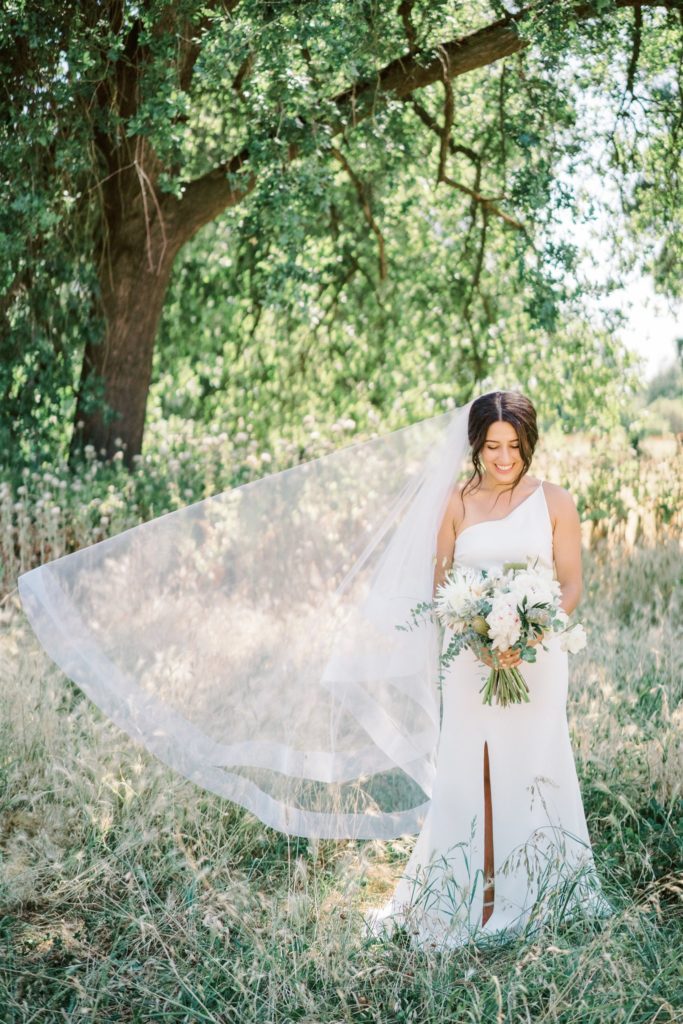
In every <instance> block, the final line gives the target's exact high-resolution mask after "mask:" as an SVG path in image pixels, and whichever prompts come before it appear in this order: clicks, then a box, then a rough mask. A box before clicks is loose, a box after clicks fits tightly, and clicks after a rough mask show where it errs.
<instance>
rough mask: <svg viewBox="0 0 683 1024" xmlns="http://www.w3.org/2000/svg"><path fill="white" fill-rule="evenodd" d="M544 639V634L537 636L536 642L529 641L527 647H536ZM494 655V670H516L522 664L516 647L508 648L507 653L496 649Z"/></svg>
mask: <svg viewBox="0 0 683 1024" xmlns="http://www.w3.org/2000/svg"><path fill="white" fill-rule="evenodd" d="M542 639H543V634H542V633H541V635H540V636H537V637H536V638H535V639H534V640H529V641H528V645H527V646H529V647H535V646H536V644H540V642H541V640H542ZM492 654H493V658H494V668H515V667H516V666H517V665H520V664H521V662H522V656H521V654H520V653H519V651H518V650H517V648H516V647H508V648H507V650H505V651H496V650H495V648H494V650H493V652H492ZM496 661H498V663H499V664H498V665H496V663H495V662H496Z"/></svg>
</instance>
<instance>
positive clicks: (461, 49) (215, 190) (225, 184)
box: [175, 0, 683, 238]
mask: <svg viewBox="0 0 683 1024" xmlns="http://www.w3.org/2000/svg"><path fill="white" fill-rule="evenodd" d="M636 6H643V7H661V8H665V9H667V10H678V11H683V0H615V7H617V8H632V7H636ZM530 10H531V7H530V6H526V7H523V8H521V9H520V10H519V11H515V12H514V13H511V14H509V15H508V16H507V17H504V18H500V19H499V20H498V21H495V22H493V23H492V24H490V25H487V26H486V27H485V28H482V29H478V30H477V31H476V32H472V33H470V34H469V35H467V36H461V37H459V38H458V39H451V40H449V41H447V42H445V43H441V44H439V46H438V48H435V50H434V51H433V52H434V53H435V54H436V55H435V56H434V57H433V58H432V59H428V58H427V55H426V54H425V53H423V52H419V53H415V54H413V53H407V54H403V55H402V56H401V57H398V58H396V60H392V61H390V62H389V64H387V65H386V66H385V67H384V68H382V70H381V71H380V72H379V73H378V74H377V75H376V76H374V77H373V78H372V79H365V80H361V81H359V82H355V83H354V84H353V85H352V86H350V87H349V88H348V89H345V90H344V91H343V92H341V93H339V94H338V95H337V96H335V97H333V98H332V101H331V102H332V103H333V104H334V105H335V106H336V108H337V111H338V114H337V116H336V117H333V118H332V119H331V120H329V121H328V122H327V126H328V128H329V129H330V130H331V131H330V135H331V136H332V137H333V136H335V135H338V134H341V133H342V132H344V131H346V130H347V128H349V127H355V126H356V125H357V124H359V123H360V122H361V121H363V120H365V119H366V118H367V117H369V116H370V115H371V114H372V112H373V110H374V109H375V106H376V104H377V101H378V99H380V98H382V97H387V96H391V97H393V98H394V99H407V98H408V97H409V96H410V95H411V94H412V93H413V92H415V90H417V89H423V88H425V86H428V85H432V84H433V83H434V82H437V81H440V80H441V76H442V69H443V60H444V59H445V58H447V60H448V66H449V76H450V79H451V80H452V79H453V78H457V77H459V76H460V75H464V74H466V73H467V72H468V71H473V70H475V69H476V68H480V67H485V66H487V65H489V64H494V63H496V62H497V61H499V60H502V59H503V58H504V57H509V56H510V55H511V54H513V53H518V52H519V51H520V50H523V49H525V48H526V47H527V46H528V45H529V42H530V41H529V40H528V39H525V38H524V37H523V36H522V35H520V32H519V28H518V25H517V23H518V22H519V21H520V20H522V19H523V18H524V16H525V15H526V14H527V13H528V12H529V11H530ZM597 13H598V12H597V10H596V7H595V5H594V4H593V3H582V4H576V5H575V7H574V9H573V15H574V17H575V19H576V20H577V21H582V20H586V19H588V18H593V17H595V16H596V15H597ZM300 120H301V121H302V122H303V123H304V124H305V123H306V122H305V118H300ZM314 127H316V126H315V125H311V128H314ZM299 152H300V147H299V145H298V144H297V143H294V142H293V143H290V145H289V147H288V152H287V154H286V155H285V156H284V157H283V159H284V160H285V162H290V161H292V160H294V159H296V157H297V156H298V155H299ZM248 161H249V150H248V148H247V147H245V148H244V149H243V150H242V151H241V152H239V153H237V154H235V155H234V156H233V157H232V158H231V159H230V160H228V161H227V162H226V163H223V164H220V165H219V166H218V167H215V168H213V169H212V170H210V171H207V173H206V174H204V175H202V176H201V177H199V178H196V179H195V180H194V181H191V182H189V183H188V184H187V185H186V187H185V192H184V195H183V197H182V199H181V200H175V202H176V203H177V204H178V207H181V208H182V212H181V210H180V209H178V211H177V213H178V225H179V228H180V229H181V230H182V231H183V234H185V235H186V238H190V237H191V236H192V235H193V234H194V233H195V231H197V230H198V229H199V228H200V227H202V226H203V225H204V224H207V223H208V222H209V221H211V220H213V219H214V217H216V216H217V215H218V214H219V213H220V212H221V211H222V210H225V209H227V208H228V207H230V206H233V205H235V203H237V202H239V201H240V200H241V199H242V198H244V196H245V195H247V194H248V193H249V192H251V191H252V189H253V188H254V187H255V185H256V174H255V173H251V174H250V175H249V176H248V177H247V179H246V181H244V182H243V183H241V184H240V186H239V187H235V186H234V185H232V184H231V183H230V181H229V180H228V178H227V175H228V174H234V173H236V172H237V171H239V170H240V169H241V168H243V167H244V166H245V164H247V163H248Z"/></svg>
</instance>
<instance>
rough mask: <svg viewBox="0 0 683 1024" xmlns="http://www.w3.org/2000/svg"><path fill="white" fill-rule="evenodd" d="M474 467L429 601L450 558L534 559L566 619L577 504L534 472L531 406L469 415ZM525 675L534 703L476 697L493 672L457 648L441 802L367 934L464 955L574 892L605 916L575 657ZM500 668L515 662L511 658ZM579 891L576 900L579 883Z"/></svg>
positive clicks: (452, 506)
mask: <svg viewBox="0 0 683 1024" xmlns="http://www.w3.org/2000/svg"><path fill="white" fill-rule="evenodd" d="M468 438H469V442H470V445H471V448H472V463H473V467H474V468H473V471H472V473H471V475H470V477H469V478H468V480H467V481H466V482H465V483H464V484H459V485H457V486H456V487H455V488H454V489H453V492H452V495H451V498H450V500H449V502H448V504H447V507H446V512H445V515H444V516H443V520H442V522H441V526H440V529H439V531H438V535H437V539H436V565H435V572H434V591H436V588H437V587H438V586H439V584H440V583H441V582H442V581H443V580H444V577H445V575H446V573H447V571H448V570H449V569H450V568H451V566H452V565H453V562H454V561H455V562H456V563H458V564H460V565H464V566H470V567H472V568H475V569H493V568H494V567H501V566H502V565H503V563H504V562H508V561H512V562H520V561H521V562H525V561H526V558H527V556H530V555H531V556H538V558H539V560H540V562H541V563H543V564H544V565H545V566H546V567H547V568H549V569H551V570H552V569H553V567H554V570H555V576H556V578H557V579H558V581H559V583H560V586H561V590H562V598H561V605H562V607H563V608H564V610H565V611H566V612H567V613H568V614H569V613H571V612H572V611H573V610H574V608H575V607H576V606H577V604H578V602H579V599H580V596H581V587H582V580H581V534H580V523H579V516H578V512H577V509H576V506H575V504H574V500H573V498H572V497H571V495H570V494H569V493H568V492H567V491H566V490H565V489H564V488H562V487H559V486H558V485H556V484H552V483H549V482H547V481H545V482H544V481H541V480H539V479H538V478H537V477H531V476H530V475H529V472H528V471H529V467H530V465H531V460H532V457H533V453H534V448H535V446H536V442H537V439H538V431H537V427H536V414H535V410H534V407H533V405H532V403H531V402H530V401H529V399H528V398H526V397H525V396H524V395H521V394H518V393H515V392H495V393H493V394H488V395H483V396H481V397H480V398H478V399H476V400H475V401H474V402H473V403H472V405H471V408H470V412H469V419H468ZM541 643H542V644H543V646H542V647H539V649H538V650H537V660H536V662H535V663H524V664H523V668H522V669H521V671H522V674H523V676H524V679H525V680H526V682H527V684H528V687H529V691H530V701H529V703H522V704H513V705H509V706H506V707H503V706H498V705H495V704H494V705H492V706H489V705H484V704H483V703H482V698H481V694H480V687H481V684H482V682H483V681H484V679H485V678H486V676H487V675H488V671H489V669H490V668H491V667H492V665H493V664H494V662H492V661H491V658H490V656H489V654H488V652H484V650H483V649H482V650H480V651H479V652H478V653H477V654H475V653H474V652H473V651H471V650H470V649H466V650H464V651H462V652H461V653H460V654H459V655H458V657H457V658H456V659H455V660H454V662H453V663H452V664H451V666H450V667H449V669H448V670H447V672H446V677H445V679H444V684H443V719H442V726H441V735H440V740H439V753H438V763H437V770H436V781H435V785H434V789H433V793H432V801H431V806H430V809H429V813H428V816H427V820H426V822H425V825H424V828H423V829H422V832H421V833H420V836H419V838H418V841H417V843H416V845H415V847H414V849H413V852H412V855H411V857H410V860H409V862H408V864H407V866H406V869H405V871H404V874H403V877H402V878H401V880H400V881H399V883H398V885H397V887H396V890H395V892H394V893H393V895H392V898H391V900H390V901H389V903H388V904H387V905H386V906H385V907H383V908H381V909H380V910H379V911H375V912H374V913H373V912H370V913H369V914H368V923H369V925H370V927H371V929H372V930H373V931H375V932H379V931H380V930H381V927H382V926H383V925H385V926H387V927H388V928H389V929H390V930H391V928H393V927H395V926H396V924H397V923H402V924H406V925H407V926H408V928H409V931H410V932H411V933H412V935H413V936H414V937H415V936H417V941H418V942H419V943H424V942H430V941H432V942H439V943H440V942H442V941H444V942H446V943H447V944H449V945H458V944H460V943H461V942H464V941H466V940H467V939H468V938H469V937H470V936H472V935H473V934H476V933H477V932H479V933H480V934H481V935H483V936H488V935H492V934H496V933H500V932H504V931H506V930H509V931H510V932H514V931H519V930H520V929H521V928H522V927H523V926H524V925H525V924H527V923H528V922H529V920H530V919H532V921H533V922H536V921H539V920H540V919H541V918H542V917H543V916H544V914H545V913H547V911H548V908H549V906H550V905H551V904H552V902H553V898H554V899H555V902H556V903H562V902H563V900H564V894H569V893H573V899H572V900H570V901H569V908H568V909H569V910H572V909H575V908H576V907H577V906H578V905H582V906H583V907H584V908H588V909H589V910H592V911H602V912H606V911H607V910H608V907H607V905H606V903H605V901H604V899H603V898H602V896H601V894H600V889H599V884H598V882H597V879H596V877H595V873H594V866H593V860H592V853H591V846H590V839H589V836H588V832H587V829H586V821H585V816H584V811H583V805H582V801H581V794H580V791H579V785H578V780H577V776H576V770H575V765H574V759H573V755H572V750H571V746H570V739H569V731H568V725H567V717H566V701H567V668H568V666H567V653H566V651H563V650H562V649H561V648H560V644H559V637H558V636H557V635H555V636H549V637H542V638H541ZM494 658H495V664H496V666H501V667H512V666H515V665H519V664H520V662H521V658H520V655H519V652H517V651H515V650H506V651H501V652H500V654H499V656H496V655H495V654H494ZM577 878H578V879H579V883H580V884H577V885H576V887H575V888H574V889H573V890H572V886H574V883H575V882H576V881H577Z"/></svg>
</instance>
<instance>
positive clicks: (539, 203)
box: [0, 0, 683, 459]
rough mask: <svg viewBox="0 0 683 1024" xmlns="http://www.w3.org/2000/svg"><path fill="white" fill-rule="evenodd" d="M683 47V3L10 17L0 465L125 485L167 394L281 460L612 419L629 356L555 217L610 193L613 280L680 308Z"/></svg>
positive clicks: (209, 8) (193, 4)
mask: <svg viewBox="0 0 683 1024" xmlns="http://www.w3.org/2000/svg"><path fill="white" fill-rule="evenodd" d="M682 27H683V2H678V0H676V2H674V0H671V2H643V3H639V2H629V0H594V2H593V3H575V2H569V0H559V2H548V0H535V2H532V3H529V4H527V5H516V4H512V3H508V4H504V3H502V2H498V0H476V2H472V3H469V4H460V3H457V2H455V0H401V2H393V3H391V4H389V3H379V2H371V0H343V2H342V0H337V2H335V0H330V2H325V3H320V2H317V0H316V2H313V0H310V2H309V0H280V2H277V3H276V2H268V0H223V2H206V0H204V2H198V0H182V2H180V3H173V4H170V3H168V2H167V0H141V2H139V3H129V2H124V0H108V2H94V3H92V2H88V3H85V2H83V0H82V2H55V3H52V4H50V5H48V6H47V7H46V5H41V4H37V3H32V2H29V0H23V2H22V0H8V2H7V3H6V4H5V5H4V6H3V10H2V12H1V13H0V69H1V70H2V81H3V86H4V88H3V93H2V104H1V106H0V111H1V119H0V149H1V151H2V167H3V171H2V175H1V178H0V180H1V183H2V184H1V187H2V207H1V212H0V245H1V246H2V253H3V260H2V280H1V281H0V345H1V346H2V362H1V368H0V401H1V402H2V409H3V412H2V418H1V421H0V431H1V432H2V436H1V438H0V440H1V441H2V446H3V448H4V449H5V450H6V451H12V452H16V453H17V457H18V458H28V457H30V456H31V455H33V454H35V453H36V452H38V453H53V454H54V453H58V452H63V451H65V450H66V449H67V448H68V447H69V446H70V449H71V452H72V454H73V453H76V452H77V451H78V450H79V448H80V446H82V445H83V444H85V443H92V444H94V445H95V446H96V447H97V448H98V449H99V450H102V451H104V452H105V453H111V452H113V450H114V448H115V446H116V442H117V441H119V440H120V439H122V440H123V442H124V444H125V446H126V453H127V459H130V458H132V456H133V455H134V454H135V453H137V452H139V451H140V449H141V446H142V443H143V432H144V423H145V417H146V415H149V409H150V394H151V395H152V397H153V402H154V410H155V413H154V414H155V415H181V416H186V417H192V418H196V419H199V420H203V421H204V422H209V421H215V420H216V419H218V420H220V421H221V422H222V423H224V424H225V426H226V428H229V429H235V428H236V426H237V425H238V424H239V423H240V422H243V421H244V418H245V416H249V415H251V419H252V421H253V422H254V423H257V424H258V427H257V429H259V430H261V431H263V432H264V433H265V434H267V432H268V431H271V430H275V429H276V430H279V431H282V432H286V431H287V430H289V429H291V427H292V424H294V423H295V422H297V421H299V420H301V418H302V417H303V416H305V415H307V414H311V413H313V414H315V415H319V416H321V417H327V418H330V419H331V418H334V417H336V416H339V415H341V414H345V415H348V416H351V417H353V418H354V420H355V422H357V423H360V424H368V423H377V422H379V421H382V422H385V423H387V424H388V425H390V426H399V425H402V424H403V423H404V422H406V420H407V419H410V418H414V417H418V416H422V415H429V414H430V413H433V412H439V411H441V409H442V408H444V407H446V406H447V405H448V404H449V403H450V404H452V403H453V402H456V403H460V402H463V401H467V400H468V399H469V398H470V397H471V396H472V394H473V393H475V392H476V390H477V389H478V387H480V386H481V385H482V383H485V382H486V381H489V380H493V379H495V380H496V381H497V382H499V383H500V384H501V385H505V384H506V383H507V385H508V386H512V385H515V384H518V383H519V384H521V385H522V386H523V387H524V389H525V390H526V392H527V393H528V394H529V395H530V396H531V397H532V398H533V399H534V400H535V401H536V403H537V406H538V407H539V410H540V411H541V413H542V415H543V416H545V417H546V418H550V417H557V416H561V417H562V419H563V421H564V422H565V424H566V425H567V427H568V428H569V429H571V428H572V427H575V426H577V425H579V424H581V425H585V424H588V425H592V424H594V423H595V424H597V423H603V424H605V423H607V424H608V423H609V422H611V421H613V420H614V418H615V417H616V416H617V415H618V409H619V405H620V402H621V400H622V398H623V395H624V393H625V392H627V391H628V389H629V387H630V386H631V385H632V362H633V360H632V359H631V358H630V357H629V355H628V353H626V352H625V350H624V349H623V348H622V346H621V345H620V344H619V343H618V342H617V341H616V340H615V338H614V335H613V333H612V327H613V326H614V325H613V323H610V321H609V320H608V319H606V320H605V321H604V322H603V323H598V324H596V323H594V322H591V321H589V319H588V317H587V315H586V310H585V306H584V304H583V299H584V298H585V296H586V295H587V294H590V293H591V291H593V290H594V284H593V282H591V281H590V280H586V279H585V278H584V277H582V275H581V273H580V272H579V262H578V260H579V255H580V253H579V249H578V247H577V246H576V245H574V244H572V242H571V241H567V238H566V237H562V235H561V233H560V232H559V230H558V221H559V218H560V216H561V215H565V214H566V213H567V212H568V213H569V214H570V215H571V216H576V217H584V216H585V211H584V207H583V204H584V203H585V194H584V191H583V186H584V182H585V175H586V171H587V169H588V168H590V167H593V168H598V169H599V171H600V173H601V174H602V175H604V176H605V180H606V182H607V180H608V179H609V182H610V183H612V185H613V186H614V187H615V188H616V189H617V191H618V194H619V197H620V202H621V210H622V214H623V220H622V221H621V227H620V228H619V231H615V249H616V250H617V251H618V253H619V256H620V259H621V268H622V269H623V270H624V271H625V270H626V269H628V268H629V267H632V266H633V265H634V264H636V265H640V266H642V267H643V268H644V269H648V270H650V271H651V272H652V273H653V275H654V277H655V280H656V282H657V286H658V287H659V288H660V289H661V290H662V291H663V292H665V293H667V294H670V295H672V296H676V295H680V281H681V257H682V255H683V253H682V249H681V233H680V226H681V202H680V200H681V181H680V158H681V137H682V136H681V126H682V123H683V118H682V113H683V105H682V103H681V78H682V75H681V71H682V57H683V45H682V44H683V32H682V31H681V29H682ZM594 110H597V111H598V112H599V116H598V117H591V116H590V113H591V111H594ZM617 278H618V275H617ZM613 283H618V280H617V279H616V278H615V281H614V282H613Z"/></svg>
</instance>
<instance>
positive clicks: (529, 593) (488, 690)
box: [397, 558, 586, 706]
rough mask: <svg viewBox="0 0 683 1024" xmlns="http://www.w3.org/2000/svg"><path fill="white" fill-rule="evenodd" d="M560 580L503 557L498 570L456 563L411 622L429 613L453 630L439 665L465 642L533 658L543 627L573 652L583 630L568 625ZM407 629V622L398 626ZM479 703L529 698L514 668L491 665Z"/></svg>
mask: <svg viewBox="0 0 683 1024" xmlns="http://www.w3.org/2000/svg"><path fill="white" fill-rule="evenodd" d="M560 598H561V590H560V584H559V581H558V580H556V579H553V576H552V572H551V571H550V570H548V569H547V568H545V567H544V566H539V565H538V560H537V559H536V560H534V559H532V558H529V559H527V562H526V563H521V562H507V563H505V565H503V567H502V569H500V570H496V571H492V572H488V571H487V570H486V569H481V570H476V569H471V568H469V567H468V566H454V567H453V568H452V569H451V570H450V571H449V573H448V574H447V576H446V579H445V580H444V582H443V583H442V584H441V586H440V587H438V588H437V591H436V595H435V599H434V601H431V602H423V603H422V604H419V605H417V607H416V608H413V609H412V610H411V616H412V620H411V621H412V623H413V624H417V620H418V617H421V616H423V615H425V614H426V613H428V614H429V615H430V616H432V617H433V614H434V613H436V616H437V618H438V620H439V621H440V622H441V623H442V624H443V625H444V626H447V627H448V628H449V629H450V630H452V634H453V635H452V636H451V639H450V641H449V644H448V647H447V648H446V650H445V652H444V653H443V654H442V655H441V658H440V662H441V667H442V670H443V669H445V668H446V667H447V666H448V665H450V663H451V662H452V661H453V659H454V658H455V657H456V656H457V655H458V654H459V653H460V651H461V650H463V648H465V647H471V648H472V650H473V651H474V652H475V654H477V655H478V656H481V654H482V652H483V651H485V650H488V651H489V652H490V654H491V656H492V658H493V659H494V661H495V655H494V651H495V650H498V651H504V650H507V649H508V648H512V649H513V650H518V651H519V653H520V657H521V659H522V661H526V662H535V661H536V650H535V647H534V644H535V643H536V642H537V641H540V642H541V646H542V647H543V649H544V650H547V648H546V647H545V645H543V643H542V637H543V635H544V634H545V633H546V632H552V633H559V634H561V636H562V639H561V640H560V646H561V647H562V649H563V650H566V651H569V652H570V653H571V654H574V653H576V652H577V651H580V650H581V648H583V647H585V645H586V634H585V631H584V628H583V626H581V625H580V624H579V623H577V624H576V625H574V626H572V627H571V628H568V625H567V623H568V620H569V616H568V615H567V613H566V612H565V610H564V609H563V608H562V606H561V605H560ZM397 628H399V629H401V628H410V627H401V626H399V627H397ZM482 690H483V691H484V697H483V703H484V704H491V703H492V701H493V698H494V697H495V698H496V702H497V703H498V704H501V705H503V706H505V705H507V704H519V703H521V702H522V701H528V700H529V688H528V686H527V685H526V683H525V681H524V678H523V676H522V674H521V672H520V671H519V669H518V668H516V667H515V668H493V669H492V670H491V672H490V674H489V677H488V679H487V680H486V682H485V683H484V686H483V687H482Z"/></svg>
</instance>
